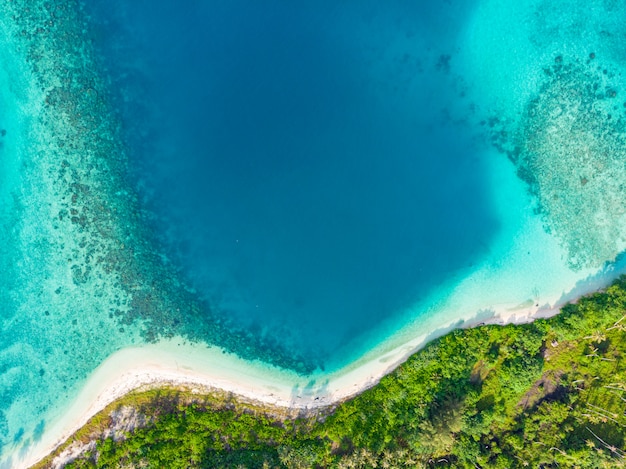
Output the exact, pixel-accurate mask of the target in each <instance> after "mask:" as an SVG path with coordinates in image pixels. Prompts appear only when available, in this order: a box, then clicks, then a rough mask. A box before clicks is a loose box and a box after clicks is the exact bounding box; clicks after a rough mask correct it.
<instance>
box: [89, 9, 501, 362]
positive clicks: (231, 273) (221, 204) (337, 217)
mask: <svg viewBox="0 0 626 469" xmlns="http://www.w3.org/2000/svg"><path fill="white" fill-rule="evenodd" d="M127 3H128V2H124V5H123V6H122V5H121V4H118V5H117V6H115V7H113V8H112V7H111V3H110V2H105V3H103V4H102V5H99V6H98V7H99V10H98V13H97V14H96V15H95V16H96V18H103V17H104V18H109V19H110V23H109V24H102V25H101V30H100V34H101V36H102V39H103V45H104V47H106V50H105V53H106V54H107V60H108V63H109V64H110V68H111V76H112V77H113V79H114V80H117V81H118V83H119V87H120V89H121V90H122V93H127V94H126V95H124V96H123V97H122V98H123V99H125V102H124V103H123V106H124V118H125V120H126V122H127V125H128V127H129V128H130V129H131V131H130V133H131V142H133V143H134V144H135V146H134V147H132V148H131V151H132V155H131V156H132V158H133V161H132V167H133V170H134V177H135V184H136V185H137V186H136V187H137V188H138V190H139V192H140V195H141V196H142V197H143V200H144V203H145V205H144V206H145V207H148V208H149V209H150V210H151V211H152V213H153V214H154V220H153V225H152V226H153V228H154V230H155V231H157V232H158V235H157V237H158V238H159V241H160V243H161V245H162V247H163V250H164V253H165V254H166V255H167V256H168V258H170V259H172V260H173V261H174V262H175V263H176V264H177V265H179V266H180V268H181V270H182V272H183V273H184V275H185V277H186V278H187V279H188V281H189V282H190V284H192V285H193V286H194V287H195V288H196V289H197V291H198V293H199V294H200V295H201V296H203V297H204V298H205V299H206V300H207V301H208V303H209V305H210V307H211V308H212V309H213V310H214V311H218V314H220V315H223V316H224V317H225V318H228V319H229V320H232V321H234V322H235V323H236V324H238V325H241V326H242V327H244V328H248V329H252V330H254V331H256V332H255V334H269V335H272V336H274V337H276V338H278V339H279V340H280V341H281V342H282V343H283V344H287V345H288V346H289V348H291V349H294V350H296V351H297V352H298V353H301V354H304V355H306V356H308V357H310V358H314V359H316V360H318V361H320V362H321V363H323V361H325V360H326V359H327V358H328V356H329V354H332V353H334V352H337V351H338V350H339V348H340V347H342V346H344V345H347V344H350V345H354V344H357V346H358V347H359V348H362V347H363V346H364V345H365V344H364V342H363V338H362V336H363V335H364V334H367V333H370V332H371V331H377V332H380V331H381V325H382V327H383V329H382V330H383V331H384V332H385V333H387V332H389V330H388V328H389V327H390V326H393V325H394V324H395V325H397V324H396V323H397V321H398V319H401V315H402V314H403V313H404V312H405V311H406V310H407V308H409V307H410V306H411V305H413V304H414V303H415V302H416V301H417V300H419V299H420V298H423V297H424V296H425V295H427V294H428V293H429V292H430V291H431V289H433V288H434V287H435V286H437V285H439V284H440V283H441V282H442V281H443V280H444V279H446V277H447V276H449V275H450V274H451V273H455V272H457V271H458V270H460V269H465V268H467V267H468V266H470V265H471V264H472V263H473V262H475V261H476V259H477V258H478V257H480V255H481V254H482V253H483V252H484V250H485V247H486V246H487V244H488V243H489V240H490V239H491V237H492V236H493V233H494V230H496V229H497V223H496V222H495V220H494V216H493V214H492V209H491V207H490V202H489V200H488V197H486V195H485V192H484V187H485V181H484V178H485V175H484V173H485V168H484V165H483V161H482V160H481V148H480V147H479V146H477V145H475V144H473V142H472V137H473V135H472V131H473V129H471V128H468V126H467V125H463V124H462V123H460V122H459V121H461V120H463V119H465V118H466V114H468V113H469V105H470V103H469V102H468V101H469V99H470V98H469V97H467V96H466V97H463V90H462V85H463V84H462V81H461V78H460V77H459V76H458V75H456V74H455V72H454V62H455V60H456V59H455V57H454V52H455V50H454V48H455V41H456V38H455V34H457V32H458V31H459V30H460V25H459V22H461V21H463V20H464V13H465V12H466V11H465V9H466V8H469V2H467V3H468V4H467V5H466V6H465V7H464V8H463V7H461V8H458V9H457V10H455V11H451V10H450V9H449V8H444V7H438V6H435V5H431V3H430V2H407V1H393V2H385V4H381V3H379V2H342V3H341V4H337V3H336V2H330V1H328V2H321V3H320V2H304V3H302V2H299V3H287V2H282V1H270V2H261V3H259V2H253V1H231V2H193V3H191V4H189V5H186V6H185V8H181V7H180V6H179V5H178V4H174V3H170V2H156V3H155V2H147V1H139V2H133V3H132V4H131V5H129V4H127ZM100 9H101V10H102V11H100ZM452 13H454V14H455V15H456V16H454V17H453V16H452ZM104 39H106V41H107V43H104V42H105V41H104ZM137 89H139V90H140V92H141V94H139V93H137V91H136V90H137ZM133 91H134V92H135V95H133V94H132V93H133ZM394 321H395V322H396V323H394Z"/></svg>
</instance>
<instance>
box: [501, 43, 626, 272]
mask: <svg viewBox="0 0 626 469" xmlns="http://www.w3.org/2000/svg"><path fill="white" fill-rule="evenodd" d="M621 78H622V77H621V75H620V73H619V72H618V71H617V69H616V67H614V66H612V65H611V64H609V63H606V64H601V63H600V61H599V60H598V59H597V58H596V54H595V53H593V52H592V53H590V54H589V56H588V57H586V58H584V59H580V58H573V59H568V58H566V57H565V56H561V55H559V56H557V57H556V58H555V59H554V63H553V64H551V65H550V66H548V67H545V68H544V75H543V82H542V83H541V85H540V86H539V88H538V91H537V92H536V93H535V95H534V96H533V97H532V99H531V100H530V101H529V102H528V103H527V105H526V107H525V109H524V112H523V114H522V116H521V118H520V119H519V121H517V122H510V121H505V120H501V119H498V118H495V117H493V118H492V119H491V120H490V121H489V124H490V133H491V139H492V143H493V144H494V145H495V146H496V148H498V149H499V150H500V151H502V152H504V153H506V154H507V155H508V156H509V158H510V159H511V161H513V163H514V164H515V165H516V167H517V172H518V175H519V176H520V178H521V179H523V180H524V181H525V182H526V183H527V184H528V186H529V189H530V191H531V193H532V194H533V195H535V196H536V198H537V210H538V211H539V212H540V213H541V214H542V217H543V222H544V225H545V228H546V230H547V231H548V232H550V233H552V234H554V235H555V236H556V237H557V238H558V239H559V240H560V241H561V243H562V245H563V247H564V249H565V250H566V251H567V255H568V263H569V265H570V267H571V268H573V269H582V268H585V267H599V266H601V265H602V264H603V263H604V262H606V261H610V260H613V259H615V257H616V256H617V255H618V254H619V253H620V252H621V251H622V250H623V249H624V248H625V247H626V237H625V233H626V115H625V110H626V108H625V106H624V105H623V104H622V102H623V101H624V99H625V91H624V88H623V87H622V83H621Z"/></svg>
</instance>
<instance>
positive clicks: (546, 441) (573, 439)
mask: <svg viewBox="0 0 626 469" xmlns="http://www.w3.org/2000/svg"><path fill="white" fill-rule="evenodd" d="M625 357H626V278H621V279H620V280H618V281H617V282H616V283H615V284H614V285H612V286H611V287H610V288H608V289H607V290H606V291H604V292H601V293H596V294H593V295H590V296H588V297H585V298H582V299H581V300H580V301H579V302H578V303H577V304H570V305H568V306H566V307H564V308H563V310H562V312H561V313H560V314H559V315H557V316H555V317H553V318H550V319H547V320H537V321H535V322H533V323H532V324H527V325H520V326H511V325H509V326H504V327H502V326H482V327H477V328H473V329H467V330H457V331H454V332H452V333H450V334H448V335H446V336H444V337H442V338H440V339H438V340H436V341H434V342H432V343H431V344H429V345H428V346H426V347H425V348H424V349H423V350H421V351H419V352H417V353H416V354H415V355H413V356H412V357H411V358H410V359H409V360H408V361H407V362H406V363H404V364H403V365H402V366H400V367H399V368H398V369H397V370H396V371H395V372H393V373H392V374H390V375H388V376H386V377H385V378H383V379H382V380H381V382H380V383H379V384H378V385H376V386H375V387H374V388H372V389H370V390H368V391H365V392H363V393H362V394H360V395H359V396H357V397H356V398H354V399H352V400H349V401H347V402H344V403H343V404H341V405H339V406H337V407H336V408H335V409H332V410H328V411H327V412H326V413H317V414H316V415H301V416H296V415H291V416H285V415H282V416H281V415H279V414H277V413H276V410H273V409H269V408H262V407H255V406H254V405H247V404H243V403H241V402H237V401H234V400H231V399H229V398H228V397H225V396H221V397H220V396H216V395H213V396H203V397H199V396H197V395H195V396H191V394H190V393H188V392H185V391H180V390H179V391H177V390H172V389H169V390H161V391H149V392H146V393H143V394H134V395H131V396H128V397H127V398H125V399H123V400H122V401H120V402H119V403H117V404H115V406H114V407H115V409H117V410H118V411H119V409H120V408H121V406H131V407H133V406H134V407H133V408H134V409H135V412H136V413H138V414H140V415H142V416H146V418H145V426H144V427H143V428H139V429H135V430H134V431H132V432H122V434H120V432H117V434H115V435H109V436H108V437H105V436H104V435H101V436H100V437H99V438H98V439H97V440H96V441H95V443H92V444H91V446H90V450H89V451H87V452H85V453H84V454H83V455H82V456H80V457H79V458H78V459H76V460H74V461H73V462H72V463H70V464H68V465H67V466H66V467H72V468H86V467H89V468H91V467H98V468H117V467H128V468H130V467H137V468H139V467H154V468H165V467H167V468H188V467H199V468H200V467H202V468H209V467H234V468H237V467H245V468H248V467H268V468H269V467H289V468H311V467H345V468H357V467H361V468H370V467H371V468H376V467H379V468H391V467H461V468H514V467H532V468H537V467H540V468H557V467H559V468H563V467H580V468H585V469H587V468H619V467H626V463H625V460H624V456H625V437H626V415H625V412H626V361H625V360H624V358H625ZM105 412H109V414H106V413H105V414H101V415H99V416H97V417H96V418H95V419H94V421H93V422H92V424H91V427H90V428H92V430H89V429H88V428H85V429H83V431H82V432H80V433H79V434H77V435H75V437H74V438H75V440H82V441H84V442H87V441H88V440H89V432H92V433H93V428H97V427H98V425H100V427H102V426H103V425H104V426H105V427H106V425H107V424H110V419H111V416H110V412H111V409H109V410H108V411H105ZM105 435H106V434H105ZM115 440H117V441H115ZM75 444H76V443H75ZM50 461H51V458H49V459H48V460H47V462H45V464H44V465H43V466H45V467H48V465H49V464H50Z"/></svg>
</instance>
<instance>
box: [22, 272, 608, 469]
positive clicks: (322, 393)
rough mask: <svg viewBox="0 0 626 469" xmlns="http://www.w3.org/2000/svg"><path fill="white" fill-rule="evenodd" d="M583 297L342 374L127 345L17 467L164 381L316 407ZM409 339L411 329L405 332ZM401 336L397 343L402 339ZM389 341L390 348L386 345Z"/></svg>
mask: <svg viewBox="0 0 626 469" xmlns="http://www.w3.org/2000/svg"><path fill="white" fill-rule="evenodd" d="M612 273H613V275H614V274H615V271H613V272H612ZM607 283H609V277H608V276H599V277H597V278H596V279H594V280H590V281H588V282H586V284H585V286H586V287H587V288H585V289H584V290H585V292H590V291H593V290H597V289H598V288H601V287H603V286H605V285H606V284H607ZM574 292H575V293H576V294H577V295H578V296H579V295H580V294H582V293H583V291H580V290H573V291H572V292H571V293H570V294H568V295H563V296H562V297H561V298H560V299H558V300H555V301H554V303H552V304H543V305H542V306H539V305H537V304H536V303H534V302H529V303H530V304H529V303H525V304H522V305H500V306H498V307H492V308H491V309H490V311H491V312H492V313H493V314H491V312H490V313H489V315H488V316H486V315H485V314H484V313H483V314H479V315H478V316H475V317H474V318H472V319H470V320H467V321H465V322H464V323H463V324H460V323H459V321H458V320H456V321H453V322H451V323H450V324H448V325H446V326H444V327H440V328H438V329H437V330H436V331H435V332H432V331H431V332H429V333H427V334H423V335H415V336H414V337H412V338H410V339H408V340H405V341H403V342H402V343H401V344H400V345H396V346H393V348H391V349H389V348H387V349H385V348H384V344H383V345H381V347H378V348H376V349H375V350H374V351H372V353H368V354H367V356H366V357H364V358H363V359H361V360H359V361H357V362H356V363H354V364H353V365H350V366H347V367H345V368H343V369H341V370H339V371H337V372H335V373H332V374H327V375H319V376H316V377H309V378H303V377H300V376H298V375H296V374H295V373H291V372H288V371H285V370H281V369H278V368H274V367H269V366H268V365H266V364H263V363H260V362H259V363H255V362H249V361H245V360H242V359H240V358H238V357H236V356H234V355H232V354H225V353H223V352H222V350H221V349H219V348H216V347H211V348H207V347H205V346H199V345H189V344H185V343H183V341H182V340H176V339H173V340H170V341H166V342H160V343H158V344H154V345H146V346H142V347H136V348H128V349H124V350H121V351H119V352H117V353H115V354H114V355H112V356H111V357H109V358H108V359H107V360H106V361H105V362H104V363H103V364H102V365H101V366H100V367H98V368H97V369H96V370H95V372H94V373H93V374H92V376H91V377H90V378H89V380H88V381H87V383H86V384H85V386H84V387H83V389H82V391H81V392H80V394H79V396H78V397H77V398H76V399H75V401H74V404H73V405H72V407H71V408H70V409H68V411H67V412H65V413H64V415H63V416H62V417H61V418H60V419H59V420H58V421H57V422H55V423H54V425H53V426H52V427H50V428H48V429H47V431H46V432H45V433H44V435H43V439H42V440H40V441H39V442H37V443H36V444H35V445H32V446H30V447H29V448H28V449H27V450H26V451H22V452H21V454H20V456H19V457H20V460H19V461H13V464H18V466H15V467H29V466H30V465H32V464H35V463H36V462H37V461H39V460H41V459H42V458H44V457H45V456H46V455H48V454H49V453H50V452H52V451H53V450H54V449H55V448H56V447H58V446H59V445H60V444H61V443H63V442H64V441H65V440H66V439H67V438H68V437H70V436H71V435H72V434H73V433H74V432H76V431H77V430H78V429H79V428H81V427H82V426H83V425H85V424H86V423H87V421H88V420H89V419H90V418H91V417H93V416H94V415H95V414H96V413H98V412H99V411H101V410H103V409H104V408H105V407H106V406H107V405H109V404H110V403H112V402H113V401H115V400H116V399H118V398H120V397H122V396H124V395H125V394H127V393H129V392H131V391H133V390H135V389H138V388H146V387H158V386H160V385H173V386H176V385H184V386H188V387H189V386H191V387H193V386H194V385H197V386H199V387H201V388H203V389H206V388H214V389H218V390H222V391H226V392H231V393H233V394H235V395H237V396H241V397H243V398H245V399H246V400H252V401H256V402H261V403H264V404H269V405H273V406H280V407H289V408H295V409H313V408H318V407H324V406H328V405H331V404H335V403H337V402H340V401H342V400H345V399H348V398H350V397H352V396H354V395H356V394H358V393H360V392H362V391H363V390H365V389H368V388H370V387H372V386H373V385H375V384H376V383H377V382H378V381H379V380H380V379H381V378H382V377H383V376H385V375H386V374H388V373H389V372H390V371H392V370H393V369H395V368H396V367H397V366H398V365H399V364H401V363H402V362H404V361H405V360H406V359H407V358H408V357H409V356H410V355H411V354H413V353H415V352H416V351H417V350H418V349H419V348H421V347H423V346H424V345H425V344H426V343H427V342H429V341H430V340H432V339H434V338H435V337H438V336H441V335H444V334H445V333H447V332H449V331H451V330H453V329H455V328H458V327H459V326H461V327H473V326H477V325H482V324H521V323H526V322H530V321H533V320H534V319H538V318H545V317H550V316H552V315H554V314H556V313H558V311H559V309H560V307H561V306H562V305H563V304H565V303H566V302H567V301H571V300H572V299H573V298H572V297H571V295H573V294H574ZM407 332H408V331H407ZM405 337H406V335H405ZM397 343H398V342H397V341H396V344H397ZM387 347H390V345H389V344H387Z"/></svg>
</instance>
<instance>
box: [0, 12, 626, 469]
mask: <svg viewBox="0 0 626 469" xmlns="http://www.w3.org/2000/svg"><path fill="white" fill-rule="evenodd" d="M1 6H2V9H1V10H0V11H2V13H0V15H1V17H0V27H1V30H0V33H1V35H0V40H1V41H2V42H3V44H4V47H3V48H2V51H3V52H2V55H1V57H2V61H1V62H0V64H1V65H2V66H1V67H0V129H3V131H1V132H0V135H1V136H0V167H1V171H0V202H1V204H0V227H1V231H0V236H1V238H2V239H1V242H0V276H1V277H2V279H1V283H0V301H1V303H0V304H1V305H2V307H1V309H0V320H1V324H2V326H1V329H0V445H1V446H0V451H1V453H0V454H2V456H1V457H2V460H3V461H4V465H6V466H7V467H10V466H11V461H12V460H14V459H12V458H15V457H17V455H19V453H20V452H23V451H25V448H28V447H29V445H31V444H32V443H33V442H36V441H37V440H38V439H40V438H41V436H42V435H43V434H45V432H46V430H47V429H49V428H50V426H51V424H52V423H53V422H54V421H55V419H57V418H58V417H59V415H61V414H62V413H63V412H64V410H65V409H66V408H67V406H68V405H69V404H70V403H71V401H72V399H73V398H74V396H76V395H77V392H78V390H79V389H80V388H81V385H82V384H83V383H84V381H85V379H86V377H87V376H89V374H90V372H92V371H93V370H94V369H95V368H96V367H97V366H98V365H99V364H100V363H101V362H102V361H103V360H104V359H105V358H106V357H107V356H109V355H110V354H111V353H113V352H114V351H116V350H119V349H121V348H124V347H127V346H130V345H140V344H142V343H148V342H157V341H158V340H159V339H160V338H164V337H177V338H179V339H180V341H181V342H183V341H193V342H201V343H207V344H214V345H218V346H221V347H223V348H224V349H225V350H226V351H228V352H231V353H235V354H237V355H239V356H241V357H243V358H245V359H257V358H258V359H260V360H261V361H262V363H260V365H259V366H266V365H267V364H272V365H276V366H279V367H284V368H287V369H292V370H295V371H296V372H298V373H301V374H303V375H306V374H309V373H311V372H316V373H318V374H319V373H323V372H324V371H332V370H336V369H338V368H340V367H342V366H345V365H346V364H348V363H350V362H351V361H353V360H355V359H356V358H358V357H360V356H362V355H363V354H364V353H366V352H367V351H368V350H370V349H372V348H373V347H375V346H377V345H380V344H381V343H382V342H383V341H385V340H387V339H389V338H390V337H392V338H393V336H394V334H395V333H396V332H398V331H402V333H403V334H404V335H405V336H406V335H407V334H408V335H410V334H414V333H417V332H419V333H427V332H430V331H434V330H436V329H437V328H438V327H441V326H444V325H446V324H448V323H450V321H454V320H455V319H460V318H465V319H467V318H470V317H472V316H475V315H476V314H478V313H481V314H483V315H484V314H488V313H489V311H491V310H499V308H500V307H501V306H500V305H502V304H509V303H512V304H514V305H516V304H519V303H523V302H526V301H529V302H530V304H533V303H541V302H546V301H554V300H555V299H558V298H559V297H560V296H561V294H565V293H567V292H568V291H569V290H571V289H572V288H573V287H574V285H575V283H576V282H577V281H584V280H585V278H586V277H587V276H588V275H591V274H594V273H595V272H597V271H598V270H600V269H607V266H606V265H605V263H607V262H611V261H613V260H614V259H615V258H616V256H617V255H618V254H619V253H620V252H621V251H623V250H624V247H625V241H626V239H625V235H626V230H625V229H624V228H625V227H624V221H625V216H626V214H625V213H624V209H623V207H624V206H626V205H625V204H624V202H626V200H625V199H626V190H625V189H624V188H625V187H626V186H625V185H624V184H626V170H625V169H624V168H625V166H624V156H626V155H625V151H626V145H625V143H626V142H624V135H625V134H626V133H625V132H624V113H625V112H626V95H624V89H625V88H624V86H623V85H624V83H623V77H622V73H623V70H622V68H623V66H622V64H623V63H625V62H624V58H625V57H624V56H625V55H626V48H625V46H624V45H623V44H626V43H625V42H624V41H623V40H621V38H623V36H624V29H623V28H624V26H623V25H624V24H626V22H625V21H624V20H625V19H626V18H624V16H625V15H626V10H625V9H624V8H623V6H622V7H620V5H619V2H615V3H611V2H592V4H591V5H590V4H589V3H585V4H582V3H581V4H580V5H578V4H572V3H571V2H563V3H562V4H561V3H560V2H554V1H550V2H548V1H541V0H533V1H525V2H501V1H500V2H496V1H474V2H470V1H467V2H461V3H457V4H455V5H454V6H451V5H443V6H432V5H428V6H427V4H426V3H424V4H423V5H421V4H419V3H415V2H403V1H397V2H387V3H386V4H385V5H384V6H382V5H377V4H374V3H363V2H358V3H357V2H348V3H346V4H343V5H342V6H336V5H334V4H332V3H331V2H328V3H327V4H323V3H319V2H315V3H313V2H310V3H305V4H302V5H299V6H298V7H295V6H285V5H283V4H282V3H281V2H270V3H268V4H265V5H264V6H263V8H260V7H259V6H258V5H257V4H255V3H254V2H246V1H237V2H212V1H207V2H196V3H194V4H193V5H191V6H189V8H186V9H184V10H182V9H180V8H177V7H175V6H174V5H173V4H169V3H167V2H157V3H155V2H149V3H148V2H133V4H132V5H128V4H125V3H124V2H106V3H105V2H99V1H96V0H92V1H88V2H85V3H81V2H78V1H70V0H68V1H62V2H55V3H54V4H51V3H47V2H32V1H31V2H20V1H12V2H9V1H2V2H1ZM27 6H28V8H27ZM608 268H609V269H610V265H609V267H608ZM579 287H580V288H583V287H584V282H583V283H581V284H579ZM583 289H584V288H583ZM542 304H543V303H542ZM263 364H265V365H263Z"/></svg>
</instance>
